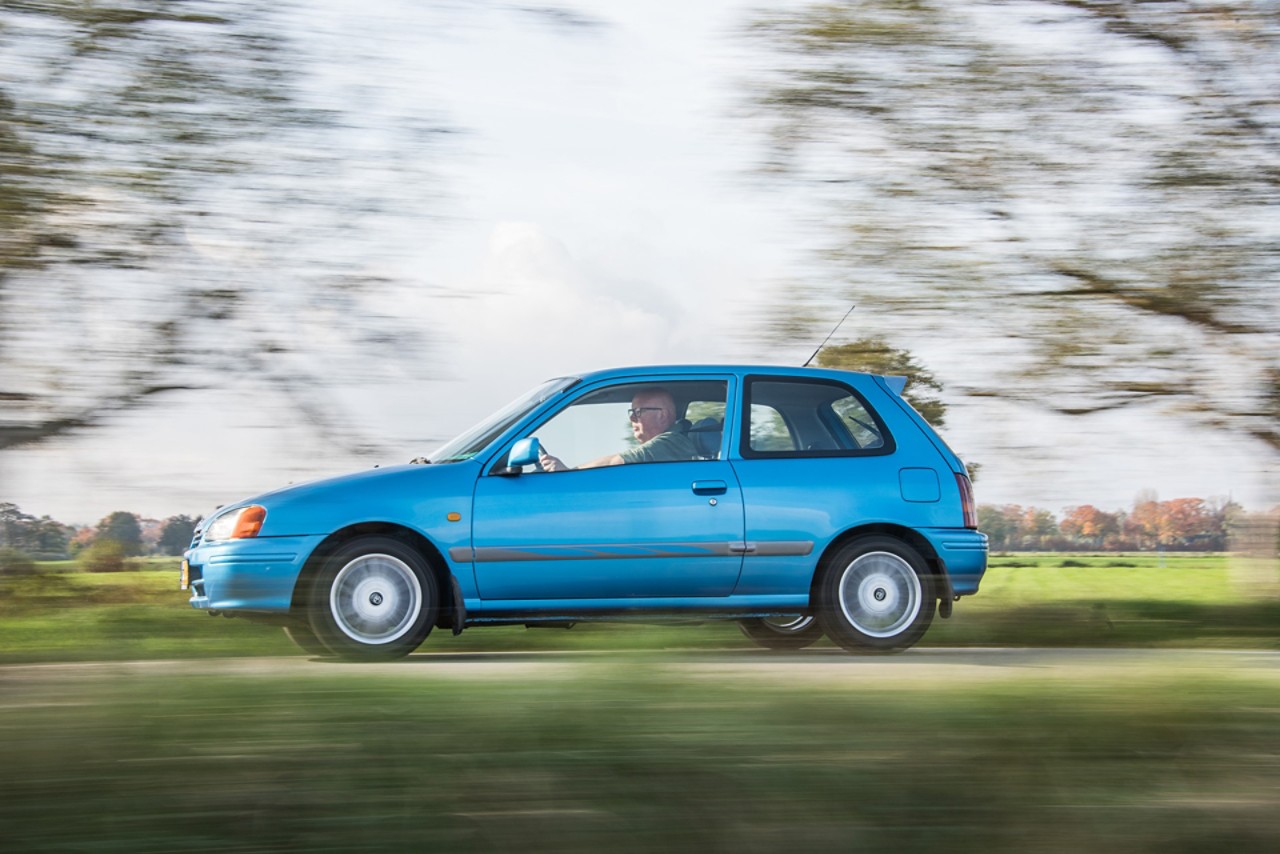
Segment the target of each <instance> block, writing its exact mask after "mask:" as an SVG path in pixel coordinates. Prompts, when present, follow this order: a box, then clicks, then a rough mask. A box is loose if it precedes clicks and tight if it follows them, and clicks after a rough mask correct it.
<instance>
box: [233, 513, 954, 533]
mask: <svg viewBox="0 0 1280 854" xmlns="http://www.w3.org/2000/svg"><path fill="white" fill-rule="evenodd" d="M265 521H267V508H265V507H259V506H258V505H257V504H252V505H250V506H248V507H246V508H244V509H243V510H241V511H240V518H239V519H237V520H236V527H235V530H233V531H232V532H231V539H233V540H243V539H246V538H248V537H256V536H258V532H259V531H261V530H262V523H263V522H265ZM975 524H976V523H975Z"/></svg>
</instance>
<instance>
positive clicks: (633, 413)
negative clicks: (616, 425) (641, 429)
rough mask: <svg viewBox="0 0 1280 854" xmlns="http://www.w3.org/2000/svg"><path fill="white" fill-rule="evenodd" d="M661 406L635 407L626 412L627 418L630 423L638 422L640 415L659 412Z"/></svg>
mask: <svg viewBox="0 0 1280 854" xmlns="http://www.w3.org/2000/svg"><path fill="white" fill-rule="evenodd" d="M661 411H662V407H661V406H637V407H635V408H634V409H628V410H627V417H628V418H630V419H631V420H632V421H639V420H640V415H641V413H644V412H661Z"/></svg>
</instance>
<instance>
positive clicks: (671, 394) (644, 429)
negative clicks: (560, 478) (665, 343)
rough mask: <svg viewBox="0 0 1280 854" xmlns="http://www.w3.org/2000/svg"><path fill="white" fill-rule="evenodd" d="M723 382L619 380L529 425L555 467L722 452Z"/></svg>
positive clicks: (549, 466)
mask: <svg viewBox="0 0 1280 854" xmlns="http://www.w3.org/2000/svg"><path fill="white" fill-rule="evenodd" d="M727 385H728V384H727V383H726V382H724V381H720V380H698V381H692V380H689V381H679V382H666V383H624V384H620V385H614V386H609V387H607V388H603V389H599V390H597V391H593V392H590V393H588V394H585V395H583V396H582V397H580V398H578V399H577V400H576V401H574V402H573V403H572V404H571V405H569V406H567V407H565V408H564V409H562V410H561V411H560V412H558V413H557V414H556V415H554V416H553V417H552V418H550V419H549V420H548V421H546V422H544V423H543V424H542V425H540V426H539V427H538V428H537V429H536V430H534V431H533V433H532V435H534V436H536V437H537V439H538V441H539V443H540V445H541V446H542V449H543V451H544V452H545V453H544V456H543V458H541V466H540V467H541V468H542V470H544V471H549V472H557V471H568V470H573V469H585V468H600V467H603V466H609V465H632V464H636V463H664V462H687V461H691V460H713V459H718V458H719V456H720V451H721V445H722V435H723V433H722V431H723V429H724V414H725V399H726V392H727Z"/></svg>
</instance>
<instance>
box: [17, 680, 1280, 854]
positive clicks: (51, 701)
mask: <svg viewBox="0 0 1280 854" xmlns="http://www.w3.org/2000/svg"><path fill="white" fill-rule="evenodd" d="M658 660H659V661H661V660H662V659H661V657H659V659H658ZM837 660H838V661H839V660H843V659H837ZM848 661H852V662H854V665H851V669H850V670H849V671H848V674H849V675H848V676H847V677H846V678H840V679H831V680H826V681H825V682H824V683H818V682H812V681H810V682H808V683H802V682H794V681H793V682H786V681H784V682H783V683H781V684H779V683H778V682H777V681H776V678H775V677H762V678H759V679H755V680H752V679H739V680H737V681H730V680H729V679H727V678H719V677H717V676H716V675H715V673H714V672H712V673H711V674H710V675H691V674H689V673H686V672H681V671H679V670H678V669H673V668H671V667H663V666H661V665H655V664H654V663H653V662H654V659H653V658H652V657H634V656H631V657H628V656H624V657H623V658H622V659H621V660H613V659H611V660H609V661H608V663H598V664H593V663H590V662H591V660H590V659H582V660H580V661H578V662H577V665H576V667H574V668H572V669H570V670H568V671H559V670H554V669H552V670H551V671H549V672H548V671H546V670H534V671H527V672H521V671H519V670H517V671H516V672H514V673H512V674H510V675H507V676H503V677H492V676H490V677H485V678H480V679H476V678H471V679H467V680H460V679H455V678H451V677H450V676H448V675H447V674H443V673H441V672H439V671H437V670H436V669H435V668H433V667H432V666H431V665H430V664H429V663H426V661H424V662H423V663H420V664H418V665H414V664H412V663H404V664H401V665H400V666H398V667H396V668H395V669H394V672H389V671H388V670H387V669H386V668H361V667H346V666H342V665H324V664H307V663H301V664H299V665H298V669H295V670H293V671H289V672H286V673H283V674H273V675H271V676H270V677H262V676H257V677H255V676H254V675H252V674H241V675H227V674H225V673H223V674H219V673H212V674H201V675H200V676H198V677H197V676H182V675H176V674H172V673H170V674H155V673H151V672H148V671H145V670H140V669H129V668H126V667H124V666H116V665H107V666H106V672H105V673H104V672H101V670H102V668H98V669H95V670H92V671H88V672H84V673H80V672H77V671H75V670H67V669H65V668H64V669H59V670H58V671H56V672H54V673H47V672H43V671H40V670H31V671H25V670H20V671H19V672H16V673H15V672H12V671H10V672H0V689H2V690H3V694H4V697H5V700H4V702H3V703H2V704H0V731H2V732H4V733H5V737H4V738H3V739H0V766H2V767H4V769H5V773H4V774H3V775H0V848H2V849H3V850H5V851H15V852H18V851H21V852H43V851H94V852H128V854H137V853H138V852H160V851H186V852H202V851H307V852H318V851H319V852H327V851H334V852H338V851H342V852H345V851H374V852H377V851H397V852H398V851H441V852H470V851H511V850H520V851H531V852H539V851H548V852H552V851H554V852H597V851H602V850H607V851H612V852H633V851H634V852H649V851H699V852H718V851H725V852H729V851H732V852H772V851H778V850H800V851H813V852H827V851H831V852H847V851H859V852H881V851H883V852H895V854H904V853H905V854H912V852H933V851H938V850H947V851H951V852H960V854H963V853H964V852H982V854H987V852H1004V851H1008V852H1020V854H1024V853H1025V852H1055V854H1056V852H1062V854H1068V852H1070V854H1075V852H1081V851H1090V852H1126V854H1127V852H1132V851H1160V852H1162V854H1183V852H1185V854H1193V852H1217V851H1232V852H1238V854H1251V853H1252V852H1271V851H1275V850H1277V849H1278V848H1280V811H1278V810H1277V809H1276V808H1275V807H1276V797H1277V792H1280V755H1278V754H1277V753H1276V746H1277V745H1278V744H1280V714H1277V713H1276V710H1277V708H1280V681H1277V680H1276V678H1275V674H1274V672H1272V671H1268V670H1265V669H1254V670H1249V669H1245V668H1237V669H1234V670H1233V669H1230V668H1227V669H1222V670H1219V669H1216V668H1215V669H1214V670H1212V671H1209V672H1205V671H1204V670H1203V668H1202V669H1200V670H1196V671H1193V672H1187V673H1177V672H1176V671H1175V672H1174V675H1163V674H1161V675H1150V674H1140V673H1139V674H1134V673H1133V672H1131V671H1130V670H1128V669H1125V668H1120V669H1119V670H1118V671H1116V672H1111V671H1104V672H1101V673H1091V674H1087V675H1079V676H1073V677H1071V678H1062V677H1060V676H1059V677H1054V676H1050V675H1042V673H1041V672H1040V671H1038V670H1036V669H1035V668H1031V669H1028V670H1026V671H1025V672H1021V673H1019V674H1018V675H1017V678H1016V680H1015V681H1009V680H1007V679H995V678H992V679H986V680H979V681H977V682H975V683H972V684H969V683H966V682H964V681H962V680H958V679H954V680H946V681H945V682H944V683H943V684H941V685H939V684H938V683H936V682H935V681H933V680H931V679H920V680H917V681H916V682H907V683H903V682H897V681H895V682H891V683H881V682H878V681H877V680H876V679H875V678H870V679H868V678H859V677H866V676H868V675H869V670H868V664H867V663H863V664H862V665H861V666H860V667H859V666H858V665H857V661H858V660H856V659H848ZM584 662H585V663H584ZM112 668H117V669H112ZM713 671H714V668H713Z"/></svg>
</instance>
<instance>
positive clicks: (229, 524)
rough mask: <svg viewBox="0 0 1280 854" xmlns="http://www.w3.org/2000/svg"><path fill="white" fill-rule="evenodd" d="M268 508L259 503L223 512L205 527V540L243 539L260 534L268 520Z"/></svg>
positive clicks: (207, 541) (212, 541) (208, 541)
mask: <svg viewBox="0 0 1280 854" xmlns="http://www.w3.org/2000/svg"><path fill="white" fill-rule="evenodd" d="M266 518H267V508H265V507H260V506H259V505H257V504H250V505H249V506H248V507H241V508H240V509H238V510H231V511H229V512H227V513H223V514H222V515H221V516H218V517H217V518H215V519H214V520H213V521H212V522H210V523H209V527H208V528H206V529H205V532H204V541H205V542H206V543H216V542H220V541H222V540H243V539H248V538H249V537H256V536H258V532H259V531H261V530H262V523H263V522H264V521H266Z"/></svg>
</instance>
